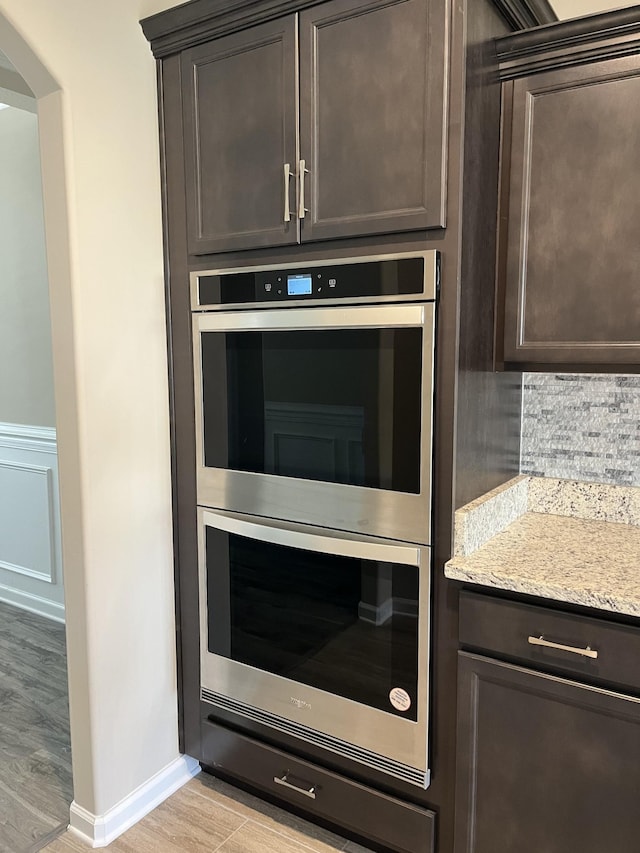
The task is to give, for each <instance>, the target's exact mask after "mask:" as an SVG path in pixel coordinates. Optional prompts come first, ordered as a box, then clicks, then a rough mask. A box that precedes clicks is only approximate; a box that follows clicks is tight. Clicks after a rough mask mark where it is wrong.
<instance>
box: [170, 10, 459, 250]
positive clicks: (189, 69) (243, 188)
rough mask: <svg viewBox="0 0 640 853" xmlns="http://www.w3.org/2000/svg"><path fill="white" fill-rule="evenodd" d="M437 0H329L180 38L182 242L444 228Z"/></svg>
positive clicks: (258, 242) (257, 241) (444, 38)
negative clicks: (195, 38)
mask: <svg viewBox="0 0 640 853" xmlns="http://www.w3.org/2000/svg"><path fill="white" fill-rule="evenodd" d="M446 7H447V4H446V3H442V2H440V0H332V2H327V3H322V4H320V5H318V6H314V7H312V8H310V9H306V10H304V11H302V12H300V13H299V14H292V15H289V16H287V17H285V18H282V19H279V20H275V21H270V22H268V23H265V24H260V25H257V26H254V27H251V28H248V29H244V30H242V31H241V32H238V33H233V34H231V35H228V36H224V37H221V38H218V39H215V40H213V41H210V42H208V43H206V44H201V45H198V46H196V47H193V48H189V49H187V50H185V51H184V52H183V54H182V76H183V86H184V91H183V104H184V131H185V159H186V190H187V209H188V223H187V226H188V240H189V252H190V253H191V254H195V255H200V254H207V253H210V252H225V251H233V250H236V249H250V248H260V247H265V246H278V245H283V244H290V243H297V242H301V241H310V240H324V239H331V238H338V237H348V236H357V235H366V234H379V233H385V232H393V231H407V230H421V229H426V228H442V227H444V225H445V219H444V211H445V201H446V199H445V147H446V106H447V105H446V98H445V93H446V72H447V58H448V56H447V45H448V26H447V8H446Z"/></svg>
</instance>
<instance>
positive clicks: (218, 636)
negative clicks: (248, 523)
mask: <svg viewBox="0 0 640 853" xmlns="http://www.w3.org/2000/svg"><path fill="white" fill-rule="evenodd" d="M206 551H207V554H206V556H207V587H208V589H207V592H208V612H209V624H208V636H209V651H210V652H212V653H214V654H218V655H222V656H224V657H226V658H230V659H231V660H234V661H238V662H240V663H244V664H248V665H249V666H253V667H256V668H258V669H261V670H264V671H266V672H270V673H273V674H275V675H280V676H283V677H284V678H288V679H291V680H292V681H296V682H299V683H302V684H308V685H310V686H312V687H316V688H318V689H320V690H324V691H327V692H329V693H332V694H334V695H339V696H343V697H345V698H347V699H352V700H353V701H355V702H360V703H362V704H364V705H368V706H370V707H372V708H378V709H379V710H381V711H386V712H388V713H389V714H395V715H398V716H402V717H405V718H407V719H410V720H413V721H416V720H417V681H418V623H419V619H418V588H419V586H418V574H419V570H418V569H417V568H416V567H415V566H407V565H401V564H397V563H393V564H392V563H384V562H373V561H370V560H361V559H354V558H352V557H341V556H340V557H338V556H333V555H329V554H319V553H316V552H313V551H305V550H301V549H298V548H290V547H285V546H282V545H273V544H271V543H268V542H260V541H257V540H254V539H249V538H246V537H243V536H237V535H235V534H230V533H226V532H223V531H220V530H217V529H215V528H212V527H207V531H206Z"/></svg>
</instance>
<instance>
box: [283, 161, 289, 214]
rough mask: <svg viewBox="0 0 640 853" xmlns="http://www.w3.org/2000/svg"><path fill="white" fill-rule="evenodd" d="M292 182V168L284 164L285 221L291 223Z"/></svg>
mask: <svg viewBox="0 0 640 853" xmlns="http://www.w3.org/2000/svg"><path fill="white" fill-rule="evenodd" d="M290 180H291V166H290V165H289V163H285V164H284V221H285V222H291V207H290V206H289V181H290Z"/></svg>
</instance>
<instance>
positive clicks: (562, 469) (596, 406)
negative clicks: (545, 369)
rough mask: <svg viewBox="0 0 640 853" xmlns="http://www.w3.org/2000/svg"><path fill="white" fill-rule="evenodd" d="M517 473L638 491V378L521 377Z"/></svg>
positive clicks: (639, 441)
mask: <svg viewBox="0 0 640 853" xmlns="http://www.w3.org/2000/svg"><path fill="white" fill-rule="evenodd" d="M520 471H521V472H522V473H523V474H538V475H541V476H546V477H562V478H568V479H574V480H591V481H595V482H600V483H616V484H618V485H629V486H640V375H639V376H617V375H616V376H614V375H610V374H578V373H575V374H568V373H565V374H558V373H525V374H523V376H522V448H521V457H520Z"/></svg>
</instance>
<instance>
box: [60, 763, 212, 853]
mask: <svg viewBox="0 0 640 853" xmlns="http://www.w3.org/2000/svg"><path fill="white" fill-rule="evenodd" d="M199 772H200V764H199V763H198V762H197V761H196V759H195V758H191V757H190V756H188V755H181V756H179V757H178V758H176V759H175V761H172V762H171V763H170V764H168V765H167V766H166V767H165V768H164V769H163V770H160V771H159V772H158V773H156V774H155V775H154V776H152V777H151V778H150V779H148V780H147V781H146V782H145V783H143V784H142V785H140V787H138V788H136V789H135V791H132V792H131V794H129V796H128V797H125V798H124V799H123V800H121V801H120V802H119V803H118V804H117V805H115V806H114V807H113V808H111V809H108V811H106V812H105V813H104V814H102V815H95V814H92V813H91V812H89V811H87V810H86V809H85V808H83V807H82V806H80V805H78V804H77V803H76V801H75V800H74V801H73V802H72V803H71V808H70V810H69V811H70V823H69V831H70V832H72V833H73V834H74V835H75V836H77V837H78V838H80V839H81V840H82V841H83V842H84V843H85V844H88V845H89V846H90V847H93V848H96V847H106V846H107V845H108V844H111V842H112V841H113V840H114V839H115V838H117V837H118V836H119V835H122V833H123V832H126V830H127V829H130V828H131V827H132V826H133V825H134V824H136V823H137V822H138V821H139V820H141V819H142V818H143V817H144V816H145V815H147V814H149V812H151V811H153V809H155V808H156V806H159V805H160V803H162V802H164V800H166V799H167V798H168V797H170V796H171V794H173V793H175V792H176V791H177V790H178V789H179V788H181V787H182V786H183V785H184V784H186V783H187V782H188V781H189V780H190V779H192V778H193V777H194V776H196V775H197V774H198V773H199Z"/></svg>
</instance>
